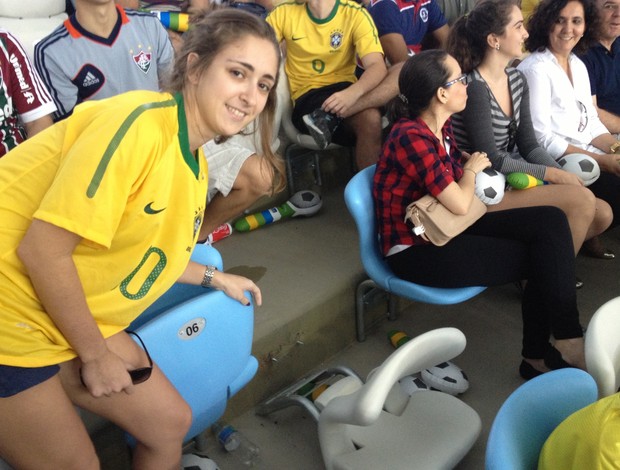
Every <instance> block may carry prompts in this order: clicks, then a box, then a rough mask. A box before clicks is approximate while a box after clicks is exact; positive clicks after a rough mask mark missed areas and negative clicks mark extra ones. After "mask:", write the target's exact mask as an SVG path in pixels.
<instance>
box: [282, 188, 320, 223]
mask: <svg viewBox="0 0 620 470" xmlns="http://www.w3.org/2000/svg"><path fill="white" fill-rule="evenodd" d="M288 203H289V204H291V205H292V206H293V207H294V209H295V214H293V217H297V216H298V215H305V216H309V215H314V214H316V213H317V212H318V211H319V209H321V206H323V199H321V196H320V195H319V194H318V193H315V192H314V191H310V190H304V191H297V192H296V193H295V194H293V195H292V196H291V198H290V199H289V200H288Z"/></svg>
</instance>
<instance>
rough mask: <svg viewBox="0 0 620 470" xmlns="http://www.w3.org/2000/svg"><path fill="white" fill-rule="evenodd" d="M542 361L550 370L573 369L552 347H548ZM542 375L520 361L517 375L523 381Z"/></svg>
mask: <svg viewBox="0 0 620 470" xmlns="http://www.w3.org/2000/svg"><path fill="white" fill-rule="evenodd" d="M543 361H544V362H545V365H546V366H547V367H548V368H549V369H551V370H557V369H564V368H566V367H573V366H571V365H570V364H569V363H568V362H566V361H565V360H564V358H563V357H562V353H560V351H558V350H557V349H555V348H554V347H553V346H549V349H547V352H546V353H545V357H544V358H543ZM542 374H544V372H543V371H541V370H538V369H536V368H535V367H534V366H533V365H532V364H530V363H529V362H526V361H525V360H522V361H521V364H519V375H520V376H521V377H523V378H524V379H525V380H530V379H533V378H534V377H538V376H539V375H542Z"/></svg>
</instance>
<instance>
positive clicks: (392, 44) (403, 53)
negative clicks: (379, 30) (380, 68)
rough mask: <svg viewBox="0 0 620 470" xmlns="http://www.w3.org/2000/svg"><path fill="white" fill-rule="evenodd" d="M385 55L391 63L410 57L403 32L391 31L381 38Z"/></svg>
mask: <svg viewBox="0 0 620 470" xmlns="http://www.w3.org/2000/svg"><path fill="white" fill-rule="evenodd" d="M379 40H380V41H381V47H383V52H385V57H386V58H387V60H388V62H389V63H390V64H391V65H394V64H397V63H399V62H404V61H406V60H407V59H408V58H409V49H408V48H407V44H406V43H405V39H404V38H403V35H402V34H399V33H389V34H384V35H383V36H381V37H380V38H379Z"/></svg>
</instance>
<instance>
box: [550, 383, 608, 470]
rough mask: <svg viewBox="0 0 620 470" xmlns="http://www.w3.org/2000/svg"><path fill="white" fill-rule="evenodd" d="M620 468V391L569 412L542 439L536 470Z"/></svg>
mask: <svg viewBox="0 0 620 470" xmlns="http://www.w3.org/2000/svg"><path fill="white" fill-rule="evenodd" d="M619 468H620V393H616V394H614V395H611V396H609V397H606V398H602V399H600V400H598V401H597V402H595V403H593V404H591V405H589V406H587V407H585V408H583V409H581V410H579V411H577V412H575V413H573V414H572V415H570V416H569V417H568V418H566V419H565V420H564V421H562V422H561V423H560V425H559V426H558V427H557V428H555V430H554V431H553V432H552V433H551V436H549V438H548V439H547V442H545V445H544V446H543V449H542V452H541V453H540V458H539V460H538V469H539V470H557V469H562V470H586V469H587V470H617V469H619Z"/></svg>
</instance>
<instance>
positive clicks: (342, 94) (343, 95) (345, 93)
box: [322, 52, 387, 117]
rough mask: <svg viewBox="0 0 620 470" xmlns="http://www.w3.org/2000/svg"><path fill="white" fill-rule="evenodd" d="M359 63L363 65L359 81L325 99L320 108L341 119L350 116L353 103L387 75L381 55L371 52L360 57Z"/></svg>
mask: <svg viewBox="0 0 620 470" xmlns="http://www.w3.org/2000/svg"><path fill="white" fill-rule="evenodd" d="M361 61H362V64H363V65H364V73H363V74H362V76H361V77H360V79H359V80H358V81H357V82H355V83H354V84H353V85H351V86H350V87H348V88H346V89H344V90H342V91H338V92H336V93H334V94H333V95H331V96H330V97H329V98H327V99H326V100H325V101H324V103H323V106H322V107H323V109H324V110H325V111H327V112H330V113H334V114H337V115H339V116H341V117H348V116H350V115H351V112H350V109H351V107H352V106H353V105H354V104H355V102H356V101H358V100H359V99H360V98H361V97H362V96H364V94H366V93H368V92H369V91H370V90H372V89H373V88H375V87H376V86H377V85H378V84H379V83H380V82H381V80H383V79H384V78H385V76H386V75H387V69H386V68H385V61H384V60H383V54H381V53H379V52H371V53H370V54H366V55H365V56H364V57H362V58H361Z"/></svg>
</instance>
